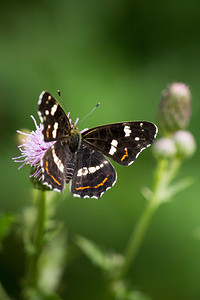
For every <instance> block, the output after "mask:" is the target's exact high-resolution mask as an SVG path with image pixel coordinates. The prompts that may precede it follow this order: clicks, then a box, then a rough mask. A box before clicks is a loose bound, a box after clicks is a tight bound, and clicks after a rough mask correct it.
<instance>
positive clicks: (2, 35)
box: [0, 0, 200, 300]
mask: <svg viewBox="0 0 200 300" xmlns="http://www.w3.org/2000/svg"><path fill="white" fill-rule="evenodd" d="M199 11H200V2H199V1H197V0H196V1H195V0H191V1H179V0H178V1H176V2H175V1H172V0H168V1H160V2H158V1H130V0H123V1H122V0H116V1H105V0H102V1H91V0H86V1H81V0H74V1H72V0H71V1H69V0H68V1H64V0H63V1H44V0H42V1H24V0H21V1H2V0H1V1H0V139H1V147H0V167H1V170H0V185H1V196H0V198H1V208H0V211H1V212H21V210H22V209H23V207H24V206H26V205H27V203H28V201H29V199H30V197H31V184H30V181H29V178H28V174H29V170H28V167H27V168H26V167H25V168H23V169H21V170H20V171H18V170H17V167H18V166H19V165H17V164H15V163H13V161H12V160H11V157H15V156H18V154H19V152H18V150H17V147H16V130H17V129H20V128H28V129H30V130H33V129H34V124H33V122H32V120H31V118H30V115H31V114H33V115H34V116H35V117H36V118H37V120H38V121H39V119H38V116H37V100H38V97H39V94H40V93H41V92H42V91H43V90H47V91H49V92H51V93H52V94H53V95H54V96H56V97H57V89H60V90H61V93H62V97H63V100H64V102H65V105H66V107H67V109H68V110H69V111H70V112H71V115H72V117H73V120H75V119H76V117H77V116H78V117H80V118H83V117H84V116H85V115H86V114H87V113H88V112H89V111H90V110H91V109H92V108H93V107H94V105H95V104H96V103H97V102H98V101H100V102H101V105H100V107H99V108H98V109H97V110H96V111H95V112H94V113H93V114H92V115H91V116H90V117H88V118H87V119H86V120H85V121H84V122H83V123H82V124H81V125H80V127H79V129H83V128H85V127H89V128H90V127H93V126H97V125H101V124H106V123H111V122H119V121H125V120H149V121H153V122H156V110H157V106H158V103H159V99H160V96H161V91H162V90H163V89H164V88H165V87H166V85H167V84H169V83H171V82H173V81H181V82H184V83H187V84H188V85H189V86H190V87H191V91H192V96H193V103H192V108H193V115H192V120H191V123H190V130H191V131H192V132H193V134H194V136H195V138H196V140H197V144H199V142H200V137H199V136H200V135H199V117H200V16H199ZM199 163H200V157H199V152H198V151H197V153H196V155H195V157H194V158H192V160H189V161H186V162H185V163H184V165H183V166H182V171H181V176H182V177H184V176H193V177H194V178H195V184H194V185H193V186H192V187H190V188H188V189H187V190H186V191H185V192H184V193H180V194H179V195H178V196H176V199H174V201H173V202H171V203H169V204H164V205H163V206H161V208H160V209H159V210H158V211H157V212H156V215H155V216H154V218H153V220H152V222H151V225H150V228H149V230H148V234H147V236H146V239H145V241H144V243H143V245H142V248H141V251H140V252H139V255H138V256H137V260H136V263H135V265H134V266H133V268H132V271H131V274H130V280H131V282H132V283H133V285H134V286H135V287H136V288H138V289H139V290H141V291H143V292H144V293H146V294H148V295H149V296H151V297H152V299H153V300H169V299H170V300H177V299H181V300H188V299H193V300H197V299H200V239H199V238H200V236H198V235H197V234H196V233H197V232H198V228H200V197H199V179H200V175H199ZM114 165H115V167H116V170H117V173H118V181H117V184H116V186H115V187H114V188H113V189H111V190H109V191H108V192H107V193H106V194H105V195H104V196H103V197H102V198H101V199H100V200H95V199H78V198H73V197H72V196H68V197H66V201H63V202H62V203H61V204H60V206H59V209H58V216H57V217H58V218H59V219H61V220H63V221H64V222H65V225H66V234H68V235H69V240H70V242H71V240H72V238H73V236H74V235H75V234H81V235H84V236H85V237H87V238H89V239H92V240H94V241H95V242H96V243H98V244H99V245H101V246H103V247H105V248H106V249H115V250H116V251H118V252H120V251H123V250H124V247H125V245H126V242H127V240H128V238H129V235H130V233H131V230H132V227H133V225H134V224H135V223H136V222H137V220H138V218H139V216H140V215H141V213H142V211H143V210H144V207H145V205H146V201H145V200H144V199H143V197H142V195H141V193H140V189H141V188H142V187H143V186H146V185H147V186H151V183H152V173H153V170H154V167H155V160H154V159H153V158H152V154H151V149H150V148H148V149H147V150H146V151H145V152H143V153H142V154H141V155H140V157H139V158H138V159H137V161H136V162H135V163H134V165H132V166H131V167H129V168H123V167H120V166H118V165H116V164H114ZM67 188H68V187H67ZM58 201H59V200H58ZM13 249H15V251H13ZM22 273H23V254H22V246H21V244H20V242H18V241H17V240H14V241H11V240H9V241H7V243H6V245H5V249H4V250H3V253H2V255H1V258H0V280H1V281H2V282H3V283H4V284H5V286H6V287H7V289H8V291H9V292H10V293H11V295H13V296H14V297H16V294H17V292H18V288H19V283H20V278H21V277H20V276H21V275H22ZM8 282H9V284H8ZM11 282H12V284H11ZM62 285H63V286H62V290H63V295H64V296H63V297H64V299H80V297H81V298H84V299H87V300H90V299H91V300H94V299H103V296H102V295H101V288H102V286H103V279H102V275H101V273H100V271H99V270H98V269H97V268H95V267H94V266H93V265H91V263H90V262H89V260H88V259H87V258H85V257H84V256H83V255H82V256H80V257H79V258H78V259H77V260H76V261H75V262H74V263H73V264H71V265H70V266H69V267H68V268H67V270H66V273H65V277H64V279H63V283H62Z"/></svg>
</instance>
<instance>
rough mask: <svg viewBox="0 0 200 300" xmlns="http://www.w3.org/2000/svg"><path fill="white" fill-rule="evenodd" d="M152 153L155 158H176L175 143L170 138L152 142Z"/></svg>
mask: <svg viewBox="0 0 200 300" xmlns="http://www.w3.org/2000/svg"><path fill="white" fill-rule="evenodd" d="M152 151H153V154H154V156H155V158H157V159H160V158H164V159H170V158H173V157H175V156H176V152H177V150H176V146H175V142H174V141H173V140H172V139H171V138H160V139H158V140H157V141H156V142H154V144H153V146H152Z"/></svg>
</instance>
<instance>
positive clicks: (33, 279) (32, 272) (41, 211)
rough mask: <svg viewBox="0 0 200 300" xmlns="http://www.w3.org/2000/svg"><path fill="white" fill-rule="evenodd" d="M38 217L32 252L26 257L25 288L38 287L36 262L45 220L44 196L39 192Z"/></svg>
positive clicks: (41, 242)
mask: <svg viewBox="0 0 200 300" xmlns="http://www.w3.org/2000/svg"><path fill="white" fill-rule="evenodd" d="M38 200H39V202H38V217H37V219H36V224H35V228H33V229H35V232H34V233H33V248H34V252H33V253H32V254H31V255H29V257H28V274H27V286H28V287H32V288H36V287H37V285H38V262H39V258H40V255H41V253H42V249H43V245H44V233H45V219H46V194H45V192H44V191H40V199H38Z"/></svg>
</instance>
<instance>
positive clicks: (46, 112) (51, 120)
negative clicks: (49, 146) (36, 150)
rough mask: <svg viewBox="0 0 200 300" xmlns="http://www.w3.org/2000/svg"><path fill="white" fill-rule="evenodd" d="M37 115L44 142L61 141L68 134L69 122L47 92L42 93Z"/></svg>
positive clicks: (59, 106)
mask: <svg viewBox="0 0 200 300" xmlns="http://www.w3.org/2000/svg"><path fill="white" fill-rule="evenodd" d="M38 114H39V116H40V119H41V122H42V124H43V131H42V133H43V135H44V141H45V142H50V141H55V140H58V139H62V138H63V137H65V136H67V135H68V134H69V133H70V128H71V126H70V122H69V120H68V118H67V115H66V113H65V112H64V110H63V109H62V107H61V105H60V104H59V103H58V101H57V100H56V99H55V98H54V97H53V96H52V95H51V94H50V93H48V92H42V93H41V94H40V97H39V101H38Z"/></svg>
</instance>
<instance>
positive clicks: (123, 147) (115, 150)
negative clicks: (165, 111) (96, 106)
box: [83, 121, 157, 166]
mask: <svg viewBox="0 0 200 300" xmlns="http://www.w3.org/2000/svg"><path fill="white" fill-rule="evenodd" d="M156 134H157V127H156V125H154V124H153V123H150V122H146V121H136V122H122V123H114V124H108V125H102V126H98V127H95V128H92V129H89V130H87V131H85V132H84V133H83V138H84V139H85V140H86V142H87V143H88V144H89V145H91V146H92V147H94V149H97V150H99V151H100V152H102V153H104V154H105V155H106V156H108V157H110V158H112V159H113V160H114V161H116V162H117V163H119V164H120V165H124V166H127V165H130V164H131V163H133V162H134V161H135V159H136V158H137V157H138V155H139V154H140V152H141V151H142V150H144V149H145V148H147V147H148V146H150V145H151V144H152V143H153V141H154V139H155V137H156Z"/></svg>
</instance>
